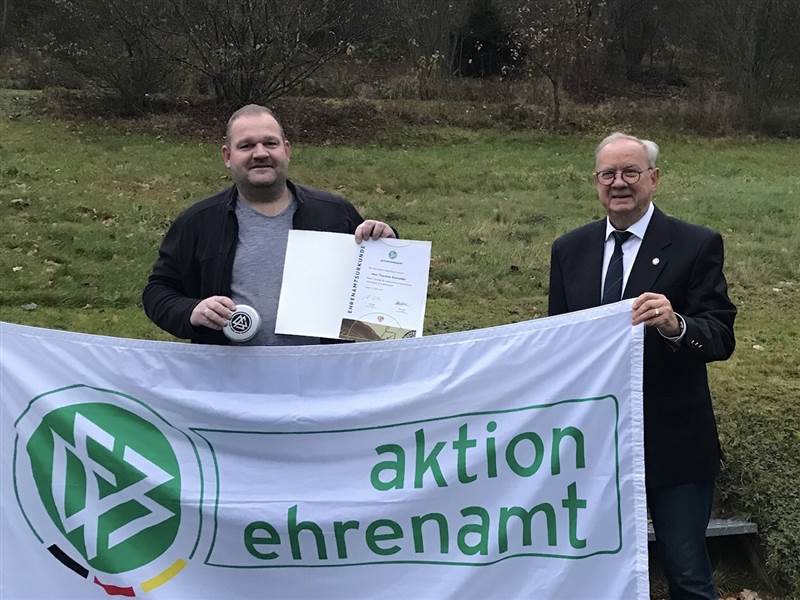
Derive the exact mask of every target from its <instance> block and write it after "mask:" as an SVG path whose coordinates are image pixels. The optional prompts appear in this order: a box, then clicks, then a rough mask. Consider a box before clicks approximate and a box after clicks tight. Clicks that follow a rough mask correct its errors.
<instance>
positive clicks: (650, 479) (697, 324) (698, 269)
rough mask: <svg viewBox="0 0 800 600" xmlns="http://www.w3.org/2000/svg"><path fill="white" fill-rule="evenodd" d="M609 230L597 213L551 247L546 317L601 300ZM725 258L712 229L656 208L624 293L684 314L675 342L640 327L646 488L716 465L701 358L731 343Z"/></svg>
mask: <svg viewBox="0 0 800 600" xmlns="http://www.w3.org/2000/svg"><path fill="white" fill-rule="evenodd" d="M605 233H606V221H605V219H602V220H601V221H596V222H594V223H589V224H588V225H584V226H583V227H580V228H578V229H575V230H573V231H571V232H569V233H567V234H565V235H563V236H562V237H560V238H558V239H557V240H556V241H555V242H554V243H553V248H552V256H551V262H550V307H549V313H550V314H551V315H558V314H562V313H566V312H571V311H575V310H582V309H585V308H591V307H593V306H598V305H599V304H600V288H601V286H600V279H601V276H602V264H603V245H604V242H605ZM723 254H724V253H723V247H722V238H721V237H720V235H719V234H718V233H716V232H714V231H711V230H709V229H706V228H704V227H699V226H697V225H691V224H689V223H685V222H683V221H680V220H678V219H675V218H672V217H668V216H667V215H665V214H664V213H663V212H661V211H660V210H658V208H656V209H655V211H654V213H653V216H652V219H651V221H650V224H649V225H648V228H647V232H646V233H645V236H644V239H643V240H642V245H641V247H640V248H639V253H638V254H637V256H636V261H635V262H634V264H633V267H632V269H631V273H630V276H629V278H628V282H627V285H626V286H625V290H624V291H623V294H622V296H623V298H635V297H637V296H639V295H640V294H642V293H644V292H656V293H661V294H664V295H665V296H666V297H667V298H668V299H669V300H670V302H671V303H672V307H673V309H674V310H675V312H677V313H679V314H680V315H682V316H683V318H684V319H685V320H686V334H685V335H684V337H683V338H682V339H681V341H680V343H678V344H674V343H672V342H670V341H668V340H666V339H664V338H663V337H662V336H661V335H660V334H659V333H658V331H657V330H656V329H655V328H649V327H648V328H647V329H646V331H645V339H644V445H645V471H646V477H647V485H648V487H650V488H653V487H659V486H663V485H676V484H679V483H685V482H691V481H703V480H709V479H713V478H714V476H715V475H716V473H717V471H718V469H719V458H720V450H719V439H718V437H717V428H716V423H715V420H714V412H713V409H712V406H711V393H710V392H709V389H708V376H707V374H706V363H708V362H711V361H714V360H725V359H726V358H728V357H729V356H730V355H731V353H732V352H733V349H734V346H735V340H734V336H733V321H734V318H735V317H736V307H735V306H734V305H733V303H731V301H730V299H729V298H728V286H727V283H726V281H725V276H724V275H723V273H722V265H723ZM654 259H658V260H657V261H655V260H654ZM654 262H656V263H657V264H653V263H654Z"/></svg>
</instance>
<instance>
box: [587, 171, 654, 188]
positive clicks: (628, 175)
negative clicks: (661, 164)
mask: <svg viewBox="0 0 800 600" xmlns="http://www.w3.org/2000/svg"><path fill="white" fill-rule="evenodd" d="M654 168H655V167H647V168H646V169H642V170H641V171H640V170H639V169H621V170H619V171H616V170H614V169H607V170H605V171H597V172H596V173H595V174H594V178H595V179H596V180H597V183H599V184H601V185H612V184H613V183H614V181H615V180H616V178H617V173H619V174H621V176H622V181H624V182H625V183H627V184H628V185H633V184H634V183H638V182H639V179H641V177H642V173H644V172H645V171H652V170H653V169H654Z"/></svg>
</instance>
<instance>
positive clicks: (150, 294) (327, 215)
mask: <svg viewBox="0 0 800 600" xmlns="http://www.w3.org/2000/svg"><path fill="white" fill-rule="evenodd" d="M287 184H288V186H289V189H290V190H291V191H292V192H293V193H294V197H295V198H296V199H297V211H296V212H295V213H294V220H293V223H292V227H293V229H304V230H310V231H327V232H332V233H349V234H352V233H354V232H355V230H356V227H358V226H359V225H360V224H361V223H362V222H363V220H364V219H362V218H361V215H359V214H358V211H356V209H355V208H353V206H352V205H351V204H350V203H349V202H348V201H347V200H345V199H344V198H341V197H339V196H336V195H334V194H330V193H328V192H324V191H321V190H315V189H311V188H307V187H303V186H301V185H296V184H294V183H292V182H287ZM236 200H237V194H236V187H235V186H232V187H230V188H229V189H227V190H225V191H223V192H220V193H219V194H217V195H215V196H212V197H210V198H206V199H205V200H201V201H200V202H198V203H196V204H194V205H192V206H190V207H189V208H188V209H186V210H185V211H184V212H183V213H181V214H180V215H178V217H177V218H176V219H175V221H174V222H173V223H172V226H171V227H170V228H169V230H168V231H167V234H166V235H165V236H164V240H163V242H162V243H161V248H160V250H159V253H158V259H157V260H156V262H155V265H153V271H152V273H150V277H149V278H148V280H147V285H146V286H145V288H144V292H143V294H142V303H143V305H144V311H145V313H147V316H148V317H150V319H152V321H153V322H154V323H155V324H156V325H158V326H159V327H161V328H162V329H164V330H165V331H168V332H169V333H171V334H172V335H174V336H176V337H179V338H185V339H190V340H192V341H193V342H199V343H203V344H227V343H229V342H228V339H227V338H226V337H225V335H224V334H223V333H222V332H221V331H216V330H213V329H209V328H207V327H193V326H192V325H191V324H190V323H189V317H190V315H191V313H192V310H194V307H195V306H197V304H198V303H199V302H200V301H201V300H202V299H204V298H208V297H209V296H229V297H230V295H231V275H232V272H233V259H234V256H235V255H236V244H237V240H238V236H239V223H238V221H237V219H236Z"/></svg>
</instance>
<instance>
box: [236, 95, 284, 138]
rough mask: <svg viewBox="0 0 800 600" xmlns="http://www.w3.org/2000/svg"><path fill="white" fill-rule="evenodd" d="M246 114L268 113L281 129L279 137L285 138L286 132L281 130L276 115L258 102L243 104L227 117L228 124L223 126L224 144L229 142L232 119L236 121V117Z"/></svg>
mask: <svg viewBox="0 0 800 600" xmlns="http://www.w3.org/2000/svg"><path fill="white" fill-rule="evenodd" d="M248 115H269V116H270V117H272V118H273V119H275V122H276V123H277V124H278V127H279V128H280V130H281V137H282V138H283V139H284V140H285V139H286V133H285V132H284V130H283V125H281V122H280V120H279V119H278V117H277V116H276V115H275V113H274V112H272V111H271V110H270V109H268V108H267V107H266V106H261V105H260V104H245V105H244V106H243V107H242V108H240V109H239V110H237V111H236V112H235V113H233V114H232V115H231V117H230V119H228V124H227V125H226V126H225V143H226V144H230V143H231V128H232V127H233V123H234V121H236V119H238V118H239V117H244V116H248Z"/></svg>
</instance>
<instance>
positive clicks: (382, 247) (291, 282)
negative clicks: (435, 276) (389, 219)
mask: <svg viewBox="0 0 800 600" xmlns="http://www.w3.org/2000/svg"><path fill="white" fill-rule="evenodd" d="M430 259H431V243H430V242H421V241H415V240H397V239H391V238H384V239H379V240H369V241H366V242H363V243H361V244H358V245H357V244H354V243H353V236H352V235H345V234H339V233H321V232H316V231H299V230H292V231H290V232H289V241H288V245H287V247H286V262H285V265H284V269H283V284H282V286H281V295H280V302H279V305H278V318H277V322H276V326H275V332H276V333H284V334H294V335H307V336H315V337H317V336H318V337H324V338H339V339H346V340H387V339H398V338H404V337H406V338H408V337H419V336H421V335H422V324H423V321H424V318H425V301H426V299H427V291H428V270H429V268H430Z"/></svg>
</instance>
